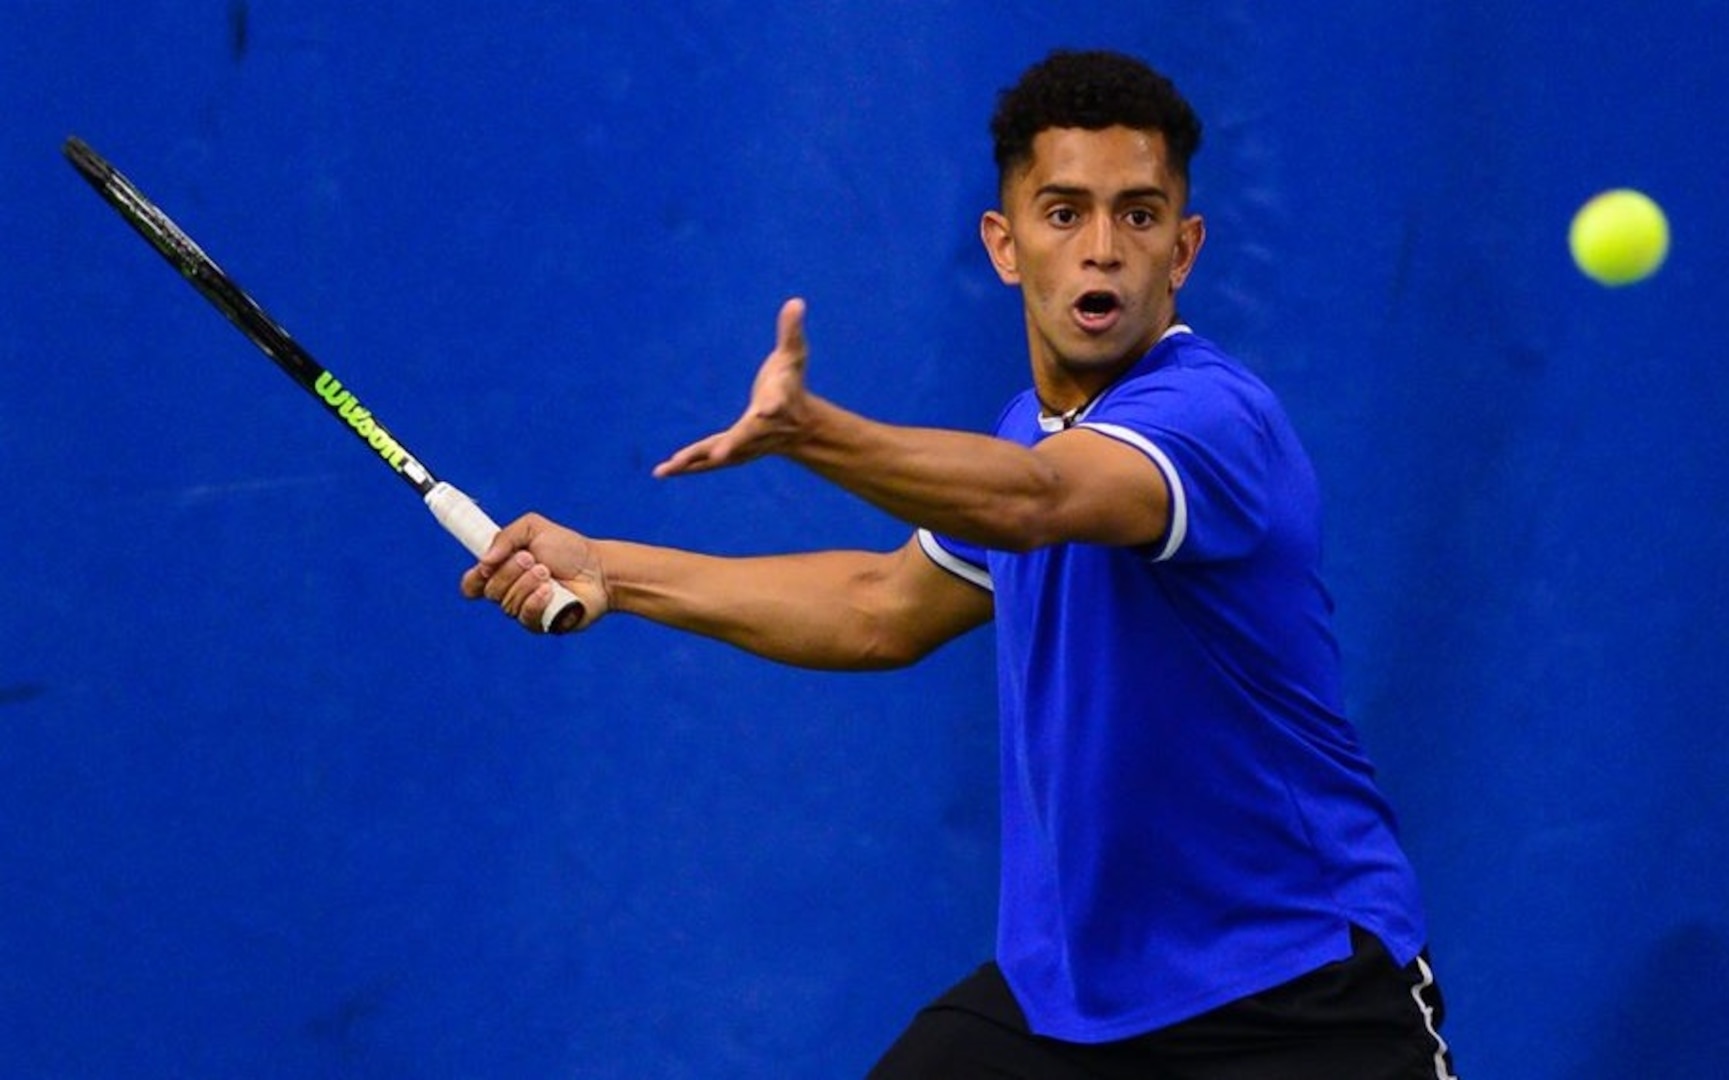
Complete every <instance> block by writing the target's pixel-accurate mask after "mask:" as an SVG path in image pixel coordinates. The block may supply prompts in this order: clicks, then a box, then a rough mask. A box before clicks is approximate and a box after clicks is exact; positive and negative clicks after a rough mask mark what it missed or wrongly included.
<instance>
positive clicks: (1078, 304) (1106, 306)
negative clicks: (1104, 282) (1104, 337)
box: [1075, 289, 1123, 331]
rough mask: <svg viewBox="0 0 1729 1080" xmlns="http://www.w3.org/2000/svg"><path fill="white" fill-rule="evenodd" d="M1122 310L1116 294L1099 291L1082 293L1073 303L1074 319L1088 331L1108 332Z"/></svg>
mask: <svg viewBox="0 0 1729 1080" xmlns="http://www.w3.org/2000/svg"><path fill="white" fill-rule="evenodd" d="M1122 309H1123V302H1122V300H1121V299H1120V298H1119V297H1118V296H1117V294H1116V293H1113V292H1107V291H1105V290H1103V289H1099V290H1095V291H1093V292H1087V293H1082V294H1081V297H1080V299H1079V300H1076V301H1075V318H1076V320H1077V321H1079V322H1080V324H1081V326H1083V327H1085V328H1086V329H1088V330H1094V331H1102V330H1108V329H1110V327H1111V326H1112V325H1114V324H1115V323H1116V321H1117V315H1118V314H1119V313H1120V312H1121V311H1122Z"/></svg>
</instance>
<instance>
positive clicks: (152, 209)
mask: <svg viewBox="0 0 1729 1080" xmlns="http://www.w3.org/2000/svg"><path fill="white" fill-rule="evenodd" d="M62 149H63V150H64V151H65V154H66V158H67V160H69V161H70V162H71V163H72V167H73V168H74V169H77V170H78V173H79V175H80V176H82V177H84V179H85V180H88V181H89V182H90V186H91V187H93V188H95V189H96V191H97V193H98V194H99V195H101V196H102V198H103V199H105V200H106V201H107V202H108V205H110V206H112V207H113V208H114V209H115V210H117V211H119V213H120V216H121V217H123V218H125V219H126V221H127V223H128V224H130V225H131V226H132V227H133V228H134V229H136V230H138V233H139V235H140V236H142V237H144V239H146V240H148V241H149V242H150V246H151V247H153V248H155V249H156V250H157V251H158V252H159V253H160V254H161V255H162V257H163V258H164V259H167V260H168V262H169V263H170V264H171V265H172V266H173V267H174V268H175V269H177V270H179V271H180V273H181V275H182V276H184V277H185V278H186V280H187V281H188V282H190V283H191V285H192V287H193V288H195V289H197V290H198V291H199V293H201V294H202V295H203V297H204V298H205V299H206V300H208V301H210V303H211V304H212V305H214V306H215V308H216V310H218V311H220V312H222V314H224V315H226V316H227V317H228V321H229V322H231V323H233V324H234V325H235V326H237V327H239V329H240V332H241V333H243V334H245V335H246V336H247V337H249V338H251V339H252V343H253V344H254V345H257V346H258V347H259V348H260V349H261V350H263V352H264V355H266V356H268V357H270V359H272V360H274V361H275V362H276V366H277V367H279V368H281V369H282V370H283V371H284V372H286V373H287V374H288V377H289V378H291V379H293V380H294V381H295V382H296V383H298V384H300V386H301V387H302V388H303V389H304V390H306V391H307V392H308V393H310V394H311V395H312V396H313V397H314V398H315V399H317V401H318V402H319V404H321V405H323V406H324V409H325V411H326V412H328V413H329V414H330V415H331V416H332V417H334V418H335V419H336V420H338V421H339V422H340V423H341V424H342V426H343V427H344V428H346V429H348V431H349V433H351V434H352V435H354V436H355V437H356V438H358V439H359V440H360V441H361V442H362V443H364V444H365V445H366V447H367V448H368V449H369V450H371V451H372V453H373V455H374V456H376V457H377V458H378V459H379V460H381V461H383V462H384V463H385V464H386V465H388V466H389V467H390V470H391V471H392V472H394V473H395V474H396V475H397V476H399V477H401V478H402V480H403V481H404V482H405V483H407V484H408V486H409V487H411V488H413V489H414V491H415V493H416V494H418V495H419V496H420V497H421V500H422V501H423V502H425V503H426V506H427V508H428V509H430V510H431V511H432V516H433V517H435V518H437V519H438V523H439V524H441V525H443V526H444V527H445V529H447V530H449V532H450V534H451V535H452V536H454V537H456V539H457V540H459V541H461V543H462V546H463V547H465V548H467V549H468V551H469V554H471V555H473V556H474V557H475V558H479V557H480V556H481V555H483V554H485V552H486V549H487V548H488V547H490V546H491V545H492V538H493V537H494V536H496V535H497V534H498V524H497V523H496V522H494V521H493V520H492V518H490V517H488V516H487V514H486V511H484V510H482V509H481V508H480V507H479V506H478V505H477V504H476V503H475V501H474V500H473V499H471V498H469V497H468V496H467V495H465V494H463V493H462V492H461V491H459V490H458V489H457V488H455V487H453V486H452V485H451V484H450V483H448V482H447V481H444V480H440V479H438V478H437V477H436V476H434V475H433V474H432V470H431V469H428V468H427V467H426V464H425V462H423V461H421V460H420V459H419V458H418V457H416V456H415V455H414V454H413V453H412V452H411V451H410V450H409V449H408V447H406V446H404V445H403V443H402V440H401V439H399V438H398V437H397V436H396V435H395V434H394V433H392V432H391V431H390V429H389V428H386V427H385V426H384V424H383V423H381V422H380V421H379V420H378V417H377V416H376V415H375V414H374V413H373V412H372V410H371V409H369V408H367V407H366V406H364V405H362V404H361V403H360V399H359V398H358V397H356V396H355V394H354V391H352V390H350V389H349V388H348V387H346V386H345V385H343V383H342V381H341V380H339V379H338V378H337V377H336V376H335V375H332V374H331V373H330V371H329V370H328V369H326V368H325V367H324V366H323V365H321V364H319V363H318V361H316V360H314V359H313V358H312V355H311V354H310V353H308V352H307V351H306V350H305V349H303V348H301V347H300V345H299V344H298V343H297V342H295V340H294V339H293V338H291V337H289V336H288V332H287V331H286V330H284V329H283V328H282V325H281V324H280V323H278V322H277V321H276V320H275V319H273V318H271V317H270V315H269V314H268V313H266V312H265V310H264V309H263V308H262V307H260V306H259V305H258V302H257V301H255V300H253V299H252V297H251V296H249V295H248V294H247V293H246V291H245V290H244V289H242V288H241V287H240V286H239V285H238V284H236V283H235V281H234V279H232V278H230V277H229V276H228V275H227V274H226V273H224V272H223V270H222V268H221V267H219V266H217V265H216V262H215V260H213V259H211V258H210V256H208V255H206V254H205V253H204V250H203V249H202V248H200V247H199V246H198V245H197V244H195V243H193V241H192V238H191V237H190V236H187V235H186V233H185V232H184V231H183V230H181V228H180V227H179V226H178V225H176V224H174V222H173V221H172V220H170V218H169V217H168V215H167V214H164V213H163V212H162V211H161V210H160V209H159V208H158V207H157V206H156V204H155V203H153V202H151V201H150V200H149V199H147V198H145V196H144V193H143V192H141V191H139V190H138V188H137V187H135V186H133V184H132V182H131V181H129V180H127V179H126V177H124V176H122V175H121V174H120V172H119V171H118V170H116V169H115V168H114V166H113V165H110V164H109V163H108V162H107V160H106V159H104V158H103V157H102V155H100V154H98V153H97V152H96V151H95V150H92V149H91V148H90V146H89V144H87V143H85V142H84V141H83V140H82V139H79V138H78V137H77V136H72V137H70V138H68V139H67V140H66V143H65V146H64V147H63V148H62ZM552 587H553V590H554V596H553V600H552V603H550V604H548V605H547V608H546V612H545V614H544V615H542V617H541V629H543V630H546V631H547V632H549V633H564V632H567V631H570V630H574V629H576V628H577V627H579V626H580V625H581V623H582V618H583V614H584V612H583V606H582V602H581V601H579V600H578V599H577V598H576V597H575V596H572V595H571V593H570V590H568V589H566V588H565V587H564V586H562V585H560V584H558V583H557V582H553V586H552Z"/></svg>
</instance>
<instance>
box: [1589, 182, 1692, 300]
mask: <svg viewBox="0 0 1729 1080" xmlns="http://www.w3.org/2000/svg"><path fill="white" fill-rule="evenodd" d="M1567 246H1568V247H1570V248H1572V249H1573V261H1574V262H1575V263H1578V264H1579V269H1580V270H1581V271H1583V272H1584V274H1585V276H1586V277H1588V278H1590V279H1592V280H1593V281H1596V282H1598V283H1600V284H1603V285H1631V284H1632V283H1633V282H1635V281H1643V280H1645V279H1646V278H1648V277H1650V276H1651V275H1652V274H1654V273H1656V272H1657V268H1658V267H1659V266H1662V265H1663V259H1664V257H1665V256H1667V255H1668V254H1669V219H1668V218H1666V217H1664V216H1663V208H1662V207H1661V206H1658V205H1657V204H1656V203H1655V202H1653V201H1652V200H1651V197H1650V196H1648V195H1646V194H1644V193H1643V192H1639V191H1634V190H1633V189H1632V188H1616V189H1615V190H1613V191H1605V192H1603V193H1602V194H1600V195H1596V196H1593V197H1592V198H1591V199H1590V200H1588V201H1587V202H1586V203H1585V205H1584V206H1581V207H1580V208H1579V212H1578V213H1577V214H1574V215H1573V227H1572V228H1571V229H1569V230H1568V231H1567Z"/></svg>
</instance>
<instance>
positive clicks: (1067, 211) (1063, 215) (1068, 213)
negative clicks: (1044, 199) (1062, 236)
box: [1045, 206, 1081, 225]
mask: <svg viewBox="0 0 1729 1080" xmlns="http://www.w3.org/2000/svg"><path fill="white" fill-rule="evenodd" d="M1045 217H1046V218H1047V219H1048V220H1049V221H1050V223H1051V224H1052V225H1073V224H1074V223H1075V222H1077V221H1079V220H1080V219H1081V216H1080V215H1079V214H1077V213H1075V210H1074V208H1073V207H1069V206H1058V207H1053V208H1052V209H1051V211H1050V212H1049V213H1048V214H1046V215H1045Z"/></svg>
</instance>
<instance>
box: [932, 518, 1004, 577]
mask: <svg viewBox="0 0 1729 1080" xmlns="http://www.w3.org/2000/svg"><path fill="white" fill-rule="evenodd" d="M918 538H919V547H921V548H923V549H924V553H925V554H926V555H927V556H929V557H930V560H931V562H934V563H936V564H937V565H938V566H940V567H942V568H943V569H944V570H947V571H948V572H949V573H951V574H953V575H954V576H955V577H958V578H960V579H961V580H962V581H967V582H971V583H972V584H974V585H977V586H978V587H979V588H981V589H983V590H985V591H986V592H995V591H996V590H995V589H993V588H992V587H991V572H990V571H989V570H986V569H985V568H984V567H982V566H975V565H974V564H972V563H970V562H967V561H966V560H965V559H962V558H959V557H957V556H956V555H954V554H952V553H951V552H950V551H949V550H948V549H947V548H944V547H943V546H942V545H941V544H939V543H937V538H936V537H935V536H933V535H931V531H930V530H929V529H920V530H919V531H918Z"/></svg>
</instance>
